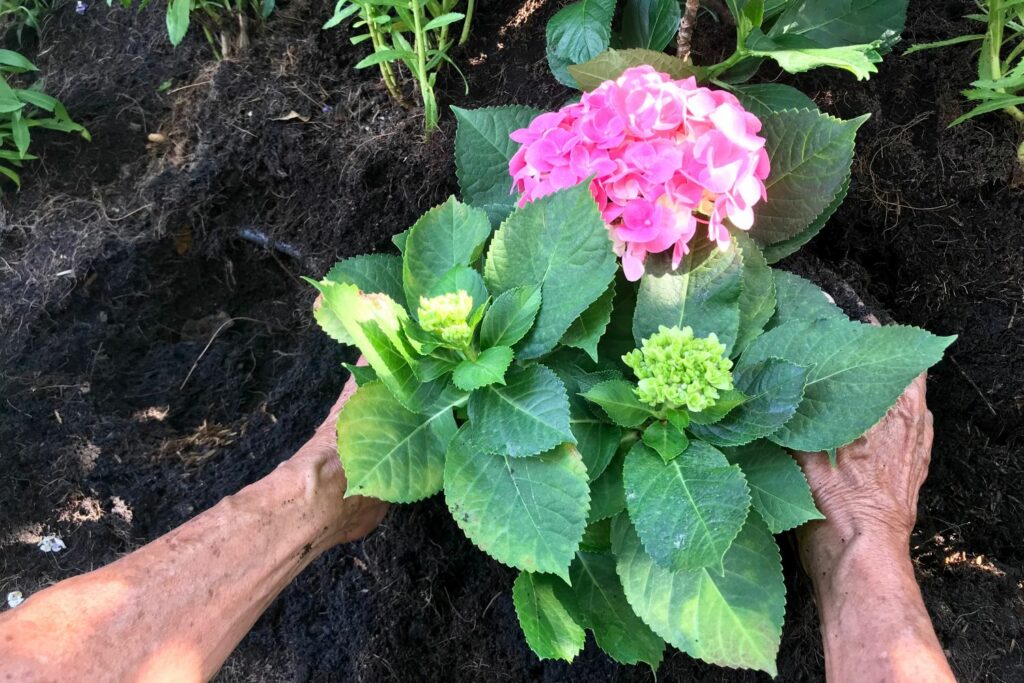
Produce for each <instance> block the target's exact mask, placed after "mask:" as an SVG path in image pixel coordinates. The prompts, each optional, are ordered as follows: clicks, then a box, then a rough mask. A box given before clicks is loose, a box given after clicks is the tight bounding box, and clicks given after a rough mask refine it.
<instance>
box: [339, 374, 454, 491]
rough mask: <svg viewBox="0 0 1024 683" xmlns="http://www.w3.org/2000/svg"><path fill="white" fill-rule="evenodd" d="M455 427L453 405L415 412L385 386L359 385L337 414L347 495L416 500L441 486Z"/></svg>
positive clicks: (373, 384) (439, 488)
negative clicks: (424, 412)
mask: <svg viewBox="0 0 1024 683" xmlns="http://www.w3.org/2000/svg"><path fill="white" fill-rule="evenodd" d="M455 401H456V398H455V395H454V394H453V395H452V403H454V402H455ZM455 430H456V426H455V418H454V417H453V416H452V410H451V405H444V404H443V403H442V404H441V405H439V406H437V407H435V409H434V411H433V412H431V413H430V414H427V415H417V414H415V413H411V412H409V411H408V410H406V409H405V408H403V407H402V405H401V404H400V403H398V401H396V400H395V398H394V397H393V396H392V395H391V392H389V391H388V389H387V387H385V386H384V385H383V384H380V383H379V382H373V383H370V384H367V385H365V386H360V387H359V390H358V391H357V392H356V393H355V395H353V396H352V398H351V399H349V401H348V403H346V404H345V408H344V410H342V411H341V415H340V416H339V417H338V455H339V456H340V458H341V464H342V466H343V467H344V468H345V476H346V477H347V478H348V488H347V489H346V491H345V496H346V497H348V496H355V495H360V496H372V497H374V498H379V499H381V500H386V501H389V502H392V503H412V502H414V501H417V500H422V499H423V498H426V497H427V496H432V495H434V494H435V493H437V492H438V491H440V490H441V485H442V483H443V480H444V455H445V452H446V451H447V450H448V442H449V441H450V440H451V438H452V436H453V435H454V434H455Z"/></svg>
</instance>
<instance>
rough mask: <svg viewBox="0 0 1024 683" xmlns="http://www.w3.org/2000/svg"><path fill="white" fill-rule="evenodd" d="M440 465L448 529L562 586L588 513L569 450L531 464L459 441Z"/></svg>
mask: <svg viewBox="0 0 1024 683" xmlns="http://www.w3.org/2000/svg"><path fill="white" fill-rule="evenodd" d="M464 432H465V427H464V428H463V429H462V430H460V432H459V433H458V434H456V435H455V437H454V438H453V439H452V442H451V445H450V446H449V448H448V455H447V457H446V459H445V470H444V495H445V500H446V501H447V503H448V509H449V510H450V511H451V513H452V517H453V518H454V519H455V522H456V524H458V525H459V528H461V529H462V531H463V532H464V533H465V534H466V536H467V537H468V538H469V540H471V541H473V543H475V544H476V545H477V547H479V548H480V549H481V550H483V551H484V552H485V553H487V554H488V555H490V556H491V557H493V558H494V559H496V560H498V561H499V562H502V563H504V564H507V565H509V566H510V567H516V568H517V569H524V570H526V571H531V572H544V573H547V574H555V575H557V576H560V577H562V578H563V579H565V580H567V581H568V579H569V573H568V570H569V564H570V562H572V558H573V554H574V553H575V552H576V549H577V547H578V546H579V543H580V539H581V538H582V537H583V530H584V528H585V527H586V525H587V511H588V509H589V507H590V491H589V487H588V485H587V470H586V468H585V467H584V466H583V460H582V459H580V454H579V453H578V452H577V451H576V449H575V448H573V447H572V446H559V447H558V448H556V449H554V450H551V451H548V452H547V453H544V454H542V455H539V456H537V457H535V458H509V457H507V456H504V455H499V454H496V453H485V452H481V451H479V450H478V449H476V448H474V447H473V446H472V444H470V443H469V442H468V441H467V440H466V439H465V438H463V434H464Z"/></svg>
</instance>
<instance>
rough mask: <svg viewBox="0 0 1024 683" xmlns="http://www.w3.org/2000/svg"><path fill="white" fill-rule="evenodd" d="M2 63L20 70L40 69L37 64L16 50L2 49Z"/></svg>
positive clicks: (0, 50)
mask: <svg viewBox="0 0 1024 683" xmlns="http://www.w3.org/2000/svg"><path fill="white" fill-rule="evenodd" d="M0 65H3V66H10V67H13V68H15V69H17V70H19V71H39V69H38V68H36V65H35V64H33V63H32V62H30V61H28V60H27V59H26V58H25V56H24V55H22V54H21V53H19V52H15V51H14V50H3V49H0Z"/></svg>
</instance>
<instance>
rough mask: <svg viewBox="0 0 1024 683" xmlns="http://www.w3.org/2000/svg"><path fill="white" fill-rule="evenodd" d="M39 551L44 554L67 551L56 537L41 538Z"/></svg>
mask: <svg viewBox="0 0 1024 683" xmlns="http://www.w3.org/2000/svg"><path fill="white" fill-rule="evenodd" d="M39 549H40V550H42V551H43V552H44V553H59V552H60V551H61V550H65V549H67V546H66V545H64V541H63V540H61V539H60V538H58V537H57V536H43V538H42V540H40V541H39Z"/></svg>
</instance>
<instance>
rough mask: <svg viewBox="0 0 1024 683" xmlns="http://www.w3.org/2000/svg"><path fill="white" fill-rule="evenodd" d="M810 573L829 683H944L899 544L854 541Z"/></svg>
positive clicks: (945, 673) (938, 652)
mask: <svg viewBox="0 0 1024 683" xmlns="http://www.w3.org/2000/svg"><path fill="white" fill-rule="evenodd" d="M839 547H840V548H841V549H840V550H838V551H837V553H836V556H835V557H833V558H831V561H828V560H824V561H822V560H819V562H818V563H817V564H816V566H815V569H814V570H813V572H814V576H813V577H812V578H813V582H814V588H815V597H816V600H817V603H818V611H819V615H820V618H821V633H822V641H823V643H824V649H825V669H826V674H827V677H828V680H829V681H830V682H831V683H845V682H847V681H856V682H857V683H861V682H867V683H871V682H874V681H906V682H908V683H916V682H917V681H940V682H941V681H952V680H954V678H953V674H952V672H951V671H950V669H949V665H948V664H947V662H946V659H945V656H944V655H943V652H942V647H941V645H940V644H939V641H938V639H937V638H936V636H935V632H934V630H933V628H932V624H931V620H930V619H929V617H928V613H927V611H926V610H925V606H924V601H923V600H922V598H921V592H920V589H919V588H918V585H917V581H916V580H915V578H914V569H913V565H912V564H911V562H910V555H909V552H908V549H907V547H906V544H905V543H900V542H899V541H879V540H878V539H877V538H873V537H868V536H860V537H858V538H855V539H849V540H848V542H846V543H843V544H840V546H839Z"/></svg>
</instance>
